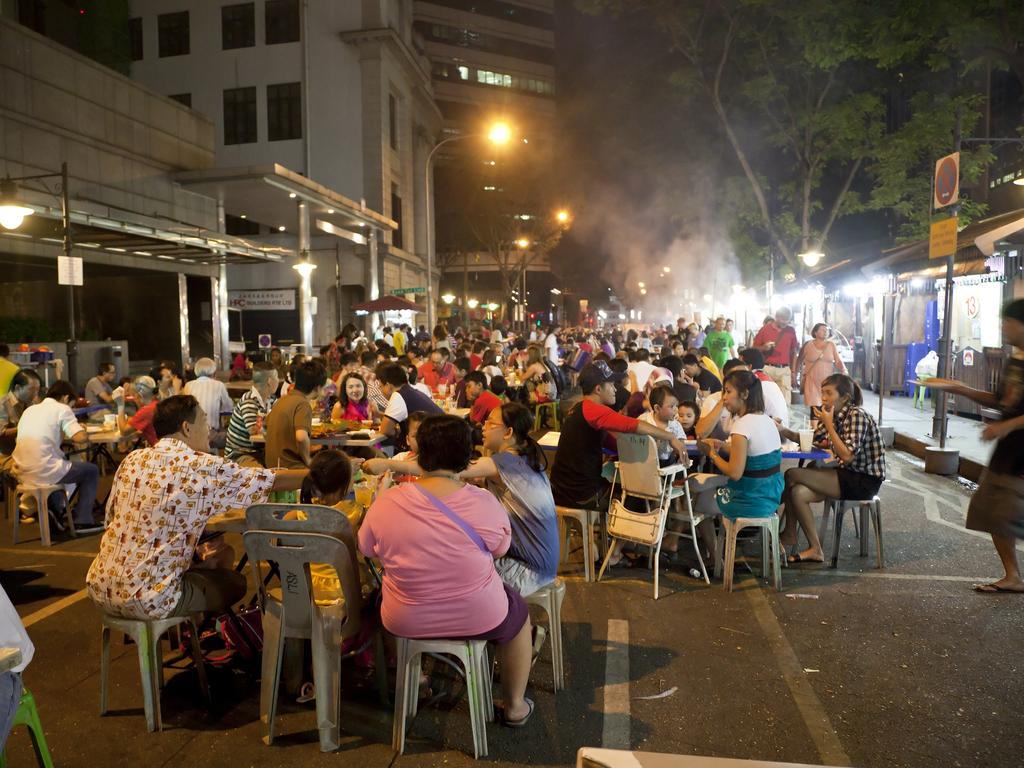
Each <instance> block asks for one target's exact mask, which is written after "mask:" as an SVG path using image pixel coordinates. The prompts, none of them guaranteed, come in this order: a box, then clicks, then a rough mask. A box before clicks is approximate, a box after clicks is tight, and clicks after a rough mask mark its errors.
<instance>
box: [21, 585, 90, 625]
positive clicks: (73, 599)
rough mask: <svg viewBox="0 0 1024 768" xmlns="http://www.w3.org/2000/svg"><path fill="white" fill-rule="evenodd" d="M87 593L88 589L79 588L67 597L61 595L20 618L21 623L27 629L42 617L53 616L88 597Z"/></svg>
mask: <svg viewBox="0 0 1024 768" xmlns="http://www.w3.org/2000/svg"><path fill="white" fill-rule="evenodd" d="M88 595H89V590H87V589H80V590H78V591H77V592H75V593H74V594H71V595H68V596H67V597H62V598H61V599H60V600H57V601H56V602H53V603H50V604H49V605H47V606H45V607H43V608H40V609H39V610H38V611H35V612H33V613H30V614H29V615H28V616H26V617H25V618H23V619H22V620H21V623H22V624H24V625H25V628H26V629H28V628H29V627H31V626H32V625H33V624H38V623H39V622H40V621H42V620H43V619H48V618H49V617H50V616H53V614H55V613H60V612H61V611H63V610H64V609H65V608H67V607H68V606H71V605H74V604H75V603H77V602H78V601H79V600H84V599H85V598H86V597H88Z"/></svg>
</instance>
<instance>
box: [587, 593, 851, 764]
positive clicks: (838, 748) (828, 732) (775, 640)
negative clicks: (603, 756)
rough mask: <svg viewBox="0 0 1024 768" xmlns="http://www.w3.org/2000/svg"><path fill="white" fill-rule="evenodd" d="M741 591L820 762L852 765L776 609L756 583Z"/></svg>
mask: <svg viewBox="0 0 1024 768" xmlns="http://www.w3.org/2000/svg"><path fill="white" fill-rule="evenodd" d="M743 592H745V593H746V595H747V598H748V599H749V600H750V602H751V604H752V607H753V611H754V616H755V618H756V619H757V622H758V624H760V625H761V630H762V631H763V632H764V634H765V639H766V640H767V641H768V646H769V647H770V648H771V649H772V653H773V654H774V655H775V660H776V662H777V663H778V665H779V670H780V671H781V672H782V679H783V680H785V681H786V686H787V687H788V688H789V692H790V694H791V695H792V696H793V701H794V703H795V704H796V707H797V709H798V710H799V711H800V716H801V717H802V718H803V721H804V725H806V726H807V731H808V733H810V735H811V739H812V740H813V741H814V745H815V746H816V747H817V748H818V754H820V755H821V761H822V763H823V764H824V765H851V762H850V758H849V756H848V755H847V754H846V752H845V751H844V750H843V745H842V743H841V742H840V741H839V736H838V735H837V734H836V730H835V728H833V727H832V723H831V721H830V720H829V719H828V714H827V713H826V712H825V707H824V706H822V704H821V700H820V699H819V698H818V696H817V694H816V693H815V692H814V688H812V687H811V684H810V682H808V680H807V674H806V673H805V672H804V666H803V665H802V664H801V663H800V662H799V661H798V660H797V658H796V653H795V652H794V651H793V646H791V645H790V644H789V641H788V640H787V639H786V636H785V635H784V634H783V632H782V627H781V626H780V625H779V620H778V618H776V616H775V612H774V611H772V606H771V604H770V603H769V602H768V598H766V597H765V596H764V592H763V591H762V590H761V589H760V588H758V587H754V588H750V587H748V588H746V589H744V590H743ZM606 722H607V721H606Z"/></svg>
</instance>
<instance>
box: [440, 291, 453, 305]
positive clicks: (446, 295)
mask: <svg viewBox="0 0 1024 768" xmlns="http://www.w3.org/2000/svg"><path fill="white" fill-rule="evenodd" d="M441 301H443V302H444V303H445V304H451V303H452V302H453V301H455V294H453V293H444V294H441Z"/></svg>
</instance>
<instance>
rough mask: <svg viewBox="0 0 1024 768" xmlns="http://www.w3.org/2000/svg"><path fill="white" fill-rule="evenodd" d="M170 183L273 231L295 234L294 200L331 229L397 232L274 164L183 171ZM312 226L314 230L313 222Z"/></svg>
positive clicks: (370, 213) (381, 217) (342, 198)
mask: <svg viewBox="0 0 1024 768" xmlns="http://www.w3.org/2000/svg"><path fill="white" fill-rule="evenodd" d="M175 180H176V181H177V182H178V183H179V184H181V185H182V186H183V187H185V188H187V189H189V190H190V191H192V192H198V193H200V194H202V195H206V196H208V197H212V198H214V199H215V200H221V201H223V203H224V211H225V212H226V213H228V214H230V215H232V216H238V217H241V218H245V219H247V220H249V221H253V222H258V223H260V224H263V225H265V226H268V227H271V228H273V229H277V228H278V227H284V228H285V229H284V230H283V231H288V232H294V231H295V227H296V223H295V204H296V202H298V201H299V200H305V201H306V202H307V203H309V213H310V218H311V219H312V220H313V221H316V220H322V221H324V222H326V223H328V224H330V225H331V226H333V227H334V228H338V229H346V230H349V231H351V232H357V233H358V232H359V231H360V230H362V229H365V228H366V227H372V228H375V229H378V230H395V229H398V224H397V223H396V222H395V221H392V220H391V219H389V218H387V217H386V216H384V215H382V214H380V213H377V212H376V211H374V210H372V209H370V208H368V207H367V206H366V204H365V203H362V202H359V203H357V202H355V201H354V200H350V199H349V198H347V197H345V196H344V195H342V194H340V193H339V192H335V191H334V190H333V189H330V188H329V187H325V186H323V185H322V184H318V183H317V182H315V181H313V180H311V179H308V178H306V177H305V176H303V175H302V174H301V173H296V172H295V171H292V170H289V169H288V168H285V167H284V166H283V165H278V164H277V163H271V164H267V165H247V166H242V167H237V168H209V169H206V170H202V171H184V172H182V173H179V174H177V175H176V176H175ZM312 228H313V229H314V230H315V229H317V228H318V227H317V224H315V223H314V224H313V225H312Z"/></svg>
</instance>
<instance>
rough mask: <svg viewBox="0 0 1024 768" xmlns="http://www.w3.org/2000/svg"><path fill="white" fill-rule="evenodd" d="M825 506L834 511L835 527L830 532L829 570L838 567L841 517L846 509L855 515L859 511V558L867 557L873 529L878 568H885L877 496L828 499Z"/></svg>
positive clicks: (880, 516)
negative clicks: (869, 538)
mask: <svg viewBox="0 0 1024 768" xmlns="http://www.w3.org/2000/svg"><path fill="white" fill-rule="evenodd" d="M825 503H826V504H831V505H832V507H833V509H834V510H835V517H836V519H835V525H834V529H833V531H832V559H831V561H830V563H829V568H836V567H838V565H839V540H840V538H841V537H842V535H843V515H844V514H845V512H846V510H847V508H851V511H853V512H854V513H856V511H857V510H858V509H859V510H860V556H861V557H867V554H868V536H869V534H870V531H871V528H874V529H875V558H876V562H877V565H878V567H879V568H884V567H885V561H884V557H883V554H882V500H881V499H879V498H878V497H877V496H875V497H874V498H871V499H862V500H854V499H828V500H827V501H826V502H825ZM856 525H857V517H856V514H855V515H854V526H855V527H856Z"/></svg>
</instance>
